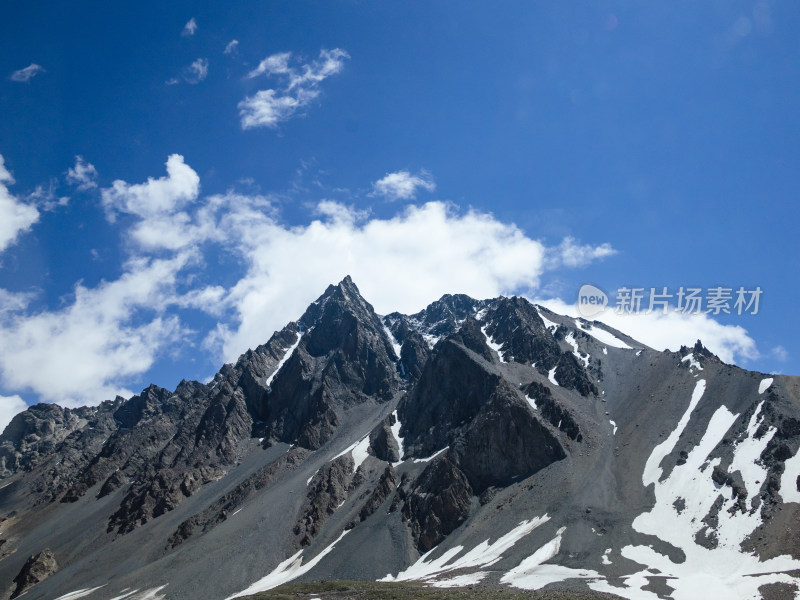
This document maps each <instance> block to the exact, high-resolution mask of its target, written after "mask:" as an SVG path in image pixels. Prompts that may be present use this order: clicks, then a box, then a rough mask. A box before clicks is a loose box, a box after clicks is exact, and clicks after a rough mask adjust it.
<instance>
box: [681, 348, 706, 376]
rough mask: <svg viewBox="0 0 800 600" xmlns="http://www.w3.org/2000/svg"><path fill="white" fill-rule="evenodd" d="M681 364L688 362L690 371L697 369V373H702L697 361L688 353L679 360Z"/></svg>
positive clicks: (692, 354)
mask: <svg viewBox="0 0 800 600" xmlns="http://www.w3.org/2000/svg"><path fill="white" fill-rule="evenodd" d="M681 362H682V363H685V362H688V363H689V368H690V369H697V370H698V371H702V370H703V367H701V366H700V363H699V362H697V359H696V358H695V357H694V353H692V352H690V353H689V354H687V355H686V356H684V357H683V358H682V359H681Z"/></svg>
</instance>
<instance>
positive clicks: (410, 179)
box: [372, 170, 436, 200]
mask: <svg viewBox="0 0 800 600" xmlns="http://www.w3.org/2000/svg"><path fill="white" fill-rule="evenodd" d="M419 188H422V189H424V190H427V191H429V192H432V191H434V190H435V189H436V184H435V183H434V182H433V177H432V176H431V174H430V173H428V172H427V171H425V170H422V171H420V172H419V173H417V174H416V175H412V174H411V173H410V172H409V171H396V172H394V173H387V174H386V175H385V176H384V177H383V178H381V179H379V180H378V181H376V182H374V183H373V184H372V195H374V196H383V197H385V198H387V199H388V200H412V199H414V198H416V196H417V189H419Z"/></svg>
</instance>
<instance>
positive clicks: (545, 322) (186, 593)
mask: <svg viewBox="0 0 800 600" xmlns="http://www.w3.org/2000/svg"><path fill="white" fill-rule="evenodd" d="M798 407H800V380H798V378H792V377H784V376H774V377H765V376H763V375H760V374H756V373H751V372H748V371H745V370H743V369H739V368H738V367H733V366H730V365H726V364H724V363H722V362H721V361H720V360H719V359H718V358H717V357H715V356H714V355H713V354H711V353H710V352H709V351H708V350H707V349H706V348H704V347H703V346H702V344H701V343H700V342H698V343H697V344H696V345H695V346H694V347H693V348H688V347H684V348H681V350H680V351H679V352H668V351H665V352H656V351H654V350H652V349H649V348H648V347H647V346H645V345H643V344H640V343H639V342H637V341H636V340H634V339H632V338H630V337H628V336H626V335H625V334H624V333H621V332H619V331H617V330H615V329H613V328H610V327H607V326H606V325H604V324H603V323H601V322H599V321H587V320H584V319H575V318H572V317H567V316H563V315H557V314H556V313H553V312H551V311H549V310H547V309H546V308H544V307H541V306H536V305H533V304H531V303H530V302H529V301H528V300H526V299H525V298H516V297H515V298H504V297H501V298H494V299H488V300H475V299H472V298H469V297H468V296H464V295H461V294H456V295H445V296H443V297H442V298H440V299H439V300H437V301H435V302H433V303H431V304H430V305H429V306H428V307H426V308H425V309H424V310H422V311H419V312H418V313H416V314H413V315H403V314H400V313H391V314H389V315H386V316H384V317H381V316H379V315H376V314H375V311H374V309H373V307H372V305H370V304H369V302H368V301H367V300H366V299H364V298H363V297H362V296H361V294H360V292H359V290H358V287H357V286H356V285H355V283H354V282H353V281H352V279H351V278H350V277H345V278H344V279H343V280H342V281H341V282H340V283H339V284H338V285H331V286H329V287H328V288H327V289H326V290H325V292H324V293H323V294H322V295H321V296H320V297H319V298H318V299H317V300H316V301H315V302H313V303H312V304H311V305H310V306H309V307H308V308H307V309H306V310H305V312H304V313H303V314H302V315H301V316H300V317H299V318H298V320H297V321H294V322H292V323H288V324H287V325H286V327H284V328H283V329H282V330H281V331H278V332H275V334H274V335H273V336H272V337H271V338H270V339H269V340H267V341H266V342H265V343H264V344H262V345H260V346H258V347H257V348H255V349H250V350H248V351H246V352H245V353H243V354H242V355H241V356H240V357H239V359H238V360H237V361H236V362H235V363H232V364H228V365H224V366H223V367H222V368H221V369H220V371H219V372H218V373H217V374H216V376H215V377H214V378H213V380H212V381H210V382H209V383H208V384H202V383H199V382H196V381H181V383H180V384H179V385H178V386H177V388H176V389H175V390H174V391H170V390H166V389H163V388H160V387H157V386H149V387H147V388H145V389H144V390H142V392H141V393H140V394H137V395H135V396H133V397H132V398H129V399H123V398H117V399H115V400H113V401H107V402H104V403H102V404H101V405H99V406H97V407H85V408H78V409H65V408H61V407H58V406H54V405H37V406H33V407H30V408H29V409H28V410H27V411H25V412H23V413H21V414H20V415H17V416H16V417H15V418H14V419H13V420H12V422H11V424H10V425H9V426H8V427H7V428H6V430H5V431H4V432H3V433H2V435H0V477H2V478H3V481H2V483H0V518H2V519H4V520H3V521H0V598H1V597H2V595H3V594H6V597H7V596H8V595H9V594H11V593H12V592H14V593H17V592H16V589H17V588H16V587H15V585H16V584H14V585H12V583H13V582H14V581H16V582H18V583H20V582H21V585H22V586H23V587H25V589H26V590H27V591H26V592H25V594H26V597H30V598H32V599H34V600H36V599H38V598H42V599H44V598H49V599H52V598H57V597H60V596H64V595H66V594H70V593H72V592H75V593H78V594H80V595H81V597H85V598H87V599H88V600H95V599H97V600H100V599H101V598H110V597H119V596H125V597H126V598H128V600H143V599H144V598H150V599H153V600H155V599H156V598H170V599H172V598H175V599H183V598H195V597H196V595H197V590H198V589H202V590H204V592H203V593H204V595H205V597H208V598H228V597H231V596H234V595H237V594H239V593H240V592H243V591H245V590H249V591H250V592H254V591H258V590H261V589H267V588H269V587H273V586H275V585H279V584H280V583H283V582H286V581H290V580H293V579H301V580H302V579H306V580H308V579H373V580H374V579H389V580H395V579H398V580H403V579H418V580H423V581H426V582H428V583H433V582H435V583H436V585H450V586H457V585H469V584H474V583H479V582H480V583H482V584H484V585H488V586H513V587H517V588H522V589H540V588H547V589H581V590H583V591H584V592H586V591H587V588H590V589H591V590H594V591H596V592H605V593H610V594H613V595H617V596H619V597H623V598H633V599H637V600H638V599H639V598H649V597H659V598H670V597H673V598H676V599H677V598H686V597H692V594H693V593H694V588H692V587H691V585H693V584H692V582H695V581H698V580H700V579H702V580H703V581H704V582H711V583H704V586H706V587H708V586H711V587H709V588H708V589H713V590H714V591H713V593H714V594H716V595H718V596H719V597H730V598H739V597H741V598H745V597H746V598H751V597H758V594H760V593H761V592H759V589H762V588H763V589H762V591H763V592H764V593H765V594H766V596H765V597H769V598H773V597H774V598H782V597H785V598H792V597H793V596H794V592H793V591H792V589H793V588H792V586H800V577H799V576H798V573H800V544H799V543H798V537H797V536H796V532H795V531H794V527H795V523H796V522H797V520H798V518H800V458H798V448H800V408H798ZM425 553H429V554H425ZM36 557H39V558H38V559H37V558H36ZM28 558H30V560H28ZM28 563H30V564H28ZM45 563H46V564H45ZM50 564H52V565H57V567H58V568H57V569H55V568H49V567H48V568H43V567H46V566H47V565H50ZM26 565H27V566H26ZM40 567H42V568H40ZM33 571H36V573H42V574H44V575H43V576H42V577H41V578H40V577H39V575H37V576H36V577H32V576H29V575H30V573H32V572H33ZM3 583H5V584H6V586H7V589H3V585H2V584H3ZM714 586H716V587H714ZM21 592H22V590H20V592H19V593H21ZM75 597H77V596H75Z"/></svg>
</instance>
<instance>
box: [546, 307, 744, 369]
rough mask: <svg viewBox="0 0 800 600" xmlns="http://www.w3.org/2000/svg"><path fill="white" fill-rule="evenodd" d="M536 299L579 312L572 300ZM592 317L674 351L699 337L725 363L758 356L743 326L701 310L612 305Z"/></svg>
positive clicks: (575, 314)
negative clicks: (622, 310)
mask: <svg viewBox="0 0 800 600" xmlns="http://www.w3.org/2000/svg"><path fill="white" fill-rule="evenodd" d="M537 302H539V304H542V305H544V306H546V307H547V308H549V309H550V310H552V311H554V312H556V313H559V314H562V315H570V316H573V317H576V318H577V317H578V316H580V313H579V312H578V309H577V306H575V304H569V303H566V302H564V301H563V300H559V299H549V300H537ZM595 319H596V320H598V321H602V322H603V323H605V324H606V325H609V326H611V327H613V328H615V329H618V330H619V331H621V332H623V333H625V334H627V335H629V336H631V337H632V338H633V339H635V340H638V341H640V342H642V343H643V344H646V345H648V346H650V347H651V348H655V349H656V350H672V351H676V350H678V349H680V347H681V346H693V345H694V343H695V342H696V341H697V340H698V339H699V340H701V341H702V342H703V345H704V346H705V347H706V348H708V349H709V350H711V352H713V353H714V354H716V355H717V356H719V357H720V359H722V360H723V361H724V362H726V363H735V362H737V361H741V360H751V359H755V358H758V350H757V348H756V343H755V341H754V340H753V338H751V337H750V335H749V334H748V332H747V330H746V329H745V328H744V327H741V326H739V325H723V324H721V323H719V322H717V321H715V320H714V319H712V318H711V317H709V316H708V315H706V314H702V313H701V314H683V313H678V312H668V313H666V314H664V313H663V312H652V313H644V312H642V313H637V314H617V313H616V312H615V311H614V310H613V309H609V310H606V311H605V312H603V313H601V314H600V315H598V316H597V317H595Z"/></svg>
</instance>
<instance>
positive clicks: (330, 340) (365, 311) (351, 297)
mask: <svg viewBox="0 0 800 600" xmlns="http://www.w3.org/2000/svg"><path fill="white" fill-rule="evenodd" d="M300 323H301V324H302V326H304V327H306V328H307V333H305V334H304V335H303V337H302V339H301V341H300V345H299V346H298V348H297V350H296V351H295V352H294V353H293V354H292V356H291V357H290V358H289V360H288V361H287V362H286V364H285V365H284V366H283V368H282V369H281V371H280V372H279V373H278V375H277V376H276V377H275V379H274V381H273V383H272V385H271V387H270V389H269V390H267V392H266V394H265V395H264V396H263V399H262V404H261V406H262V408H261V410H259V411H257V415H258V417H259V418H260V419H261V420H263V421H264V422H265V431H266V435H267V437H269V438H270V439H271V440H273V441H285V442H296V443H298V444H300V445H302V446H304V447H306V448H310V449H312V450H313V449H317V448H319V447H320V446H321V445H322V444H324V443H325V442H327V441H328V440H329V439H330V438H331V436H332V435H333V432H334V430H335V428H336V427H337V425H338V417H337V410H339V409H348V408H352V407H353V406H355V405H358V404H363V403H364V402H367V401H370V400H371V401H374V402H379V403H380V402H387V401H389V400H391V399H392V397H393V395H394V393H395V391H396V390H397V389H398V387H399V384H400V375H399V374H398V369H397V366H396V365H395V362H394V358H395V357H394V351H393V350H392V347H391V343H390V341H389V340H388V339H387V336H386V334H385V332H384V330H383V323H381V321H380V319H379V318H378V316H377V315H376V314H375V312H374V310H373V309H372V306H371V305H370V304H369V303H368V302H366V301H365V300H364V299H363V298H362V297H361V295H360V294H359V292H358V288H357V287H356V286H355V284H353V282H352V281H351V280H350V278H349V277H347V278H345V279H344V281H342V283H341V284H339V286H337V287H333V286H331V287H330V288H328V290H327V291H326V292H325V294H323V295H322V296H321V297H320V298H319V299H318V300H317V301H316V302H315V303H314V304H312V305H311V307H309V309H308V310H307V311H306V313H305V314H304V315H303V317H302V318H301V319H300Z"/></svg>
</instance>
